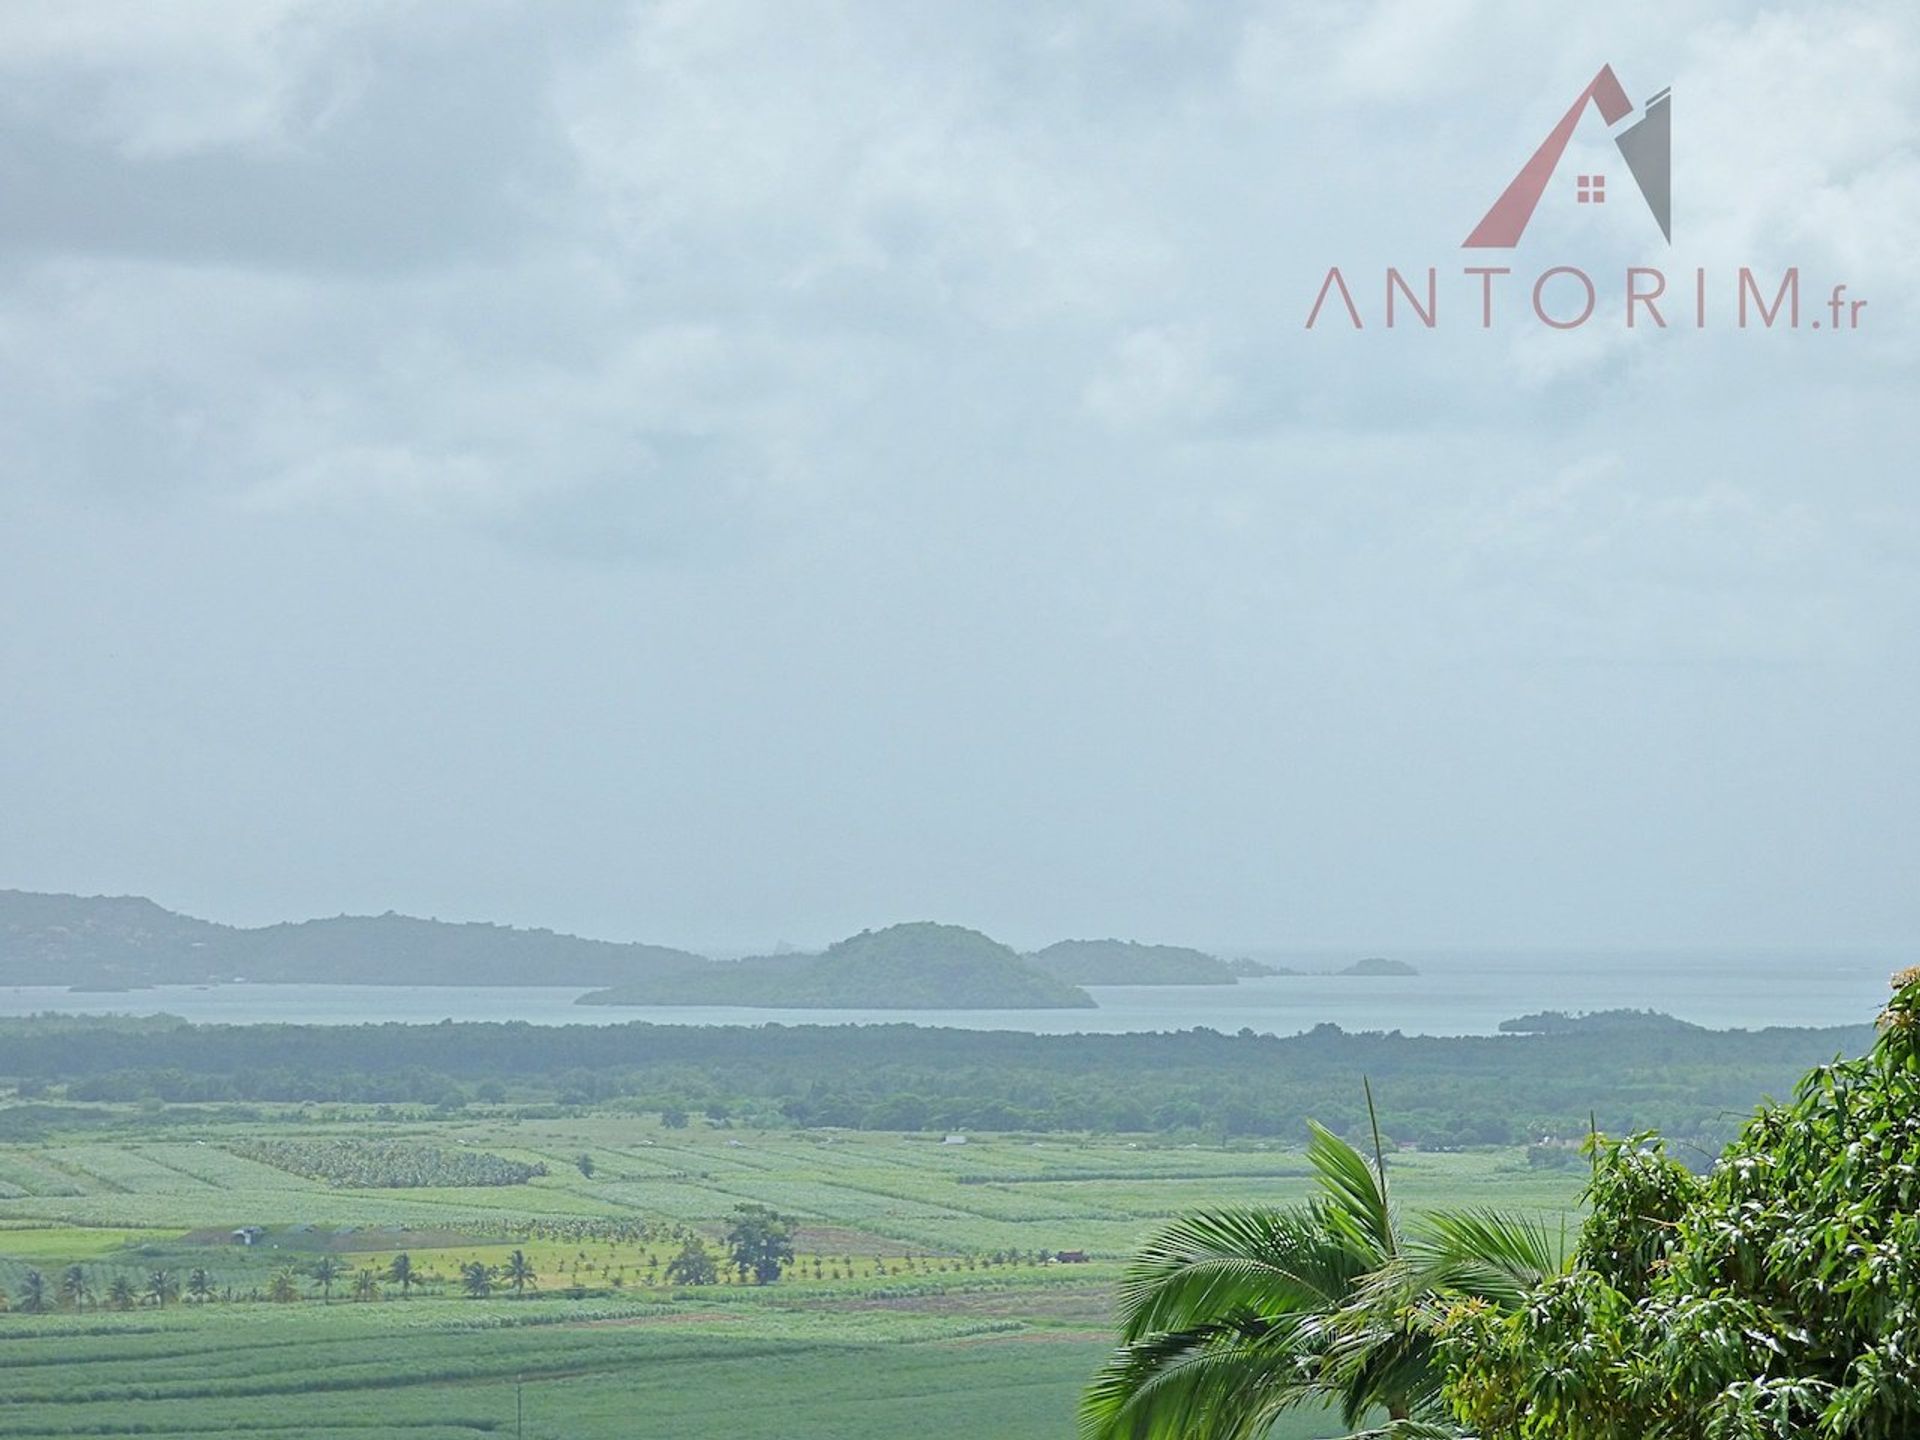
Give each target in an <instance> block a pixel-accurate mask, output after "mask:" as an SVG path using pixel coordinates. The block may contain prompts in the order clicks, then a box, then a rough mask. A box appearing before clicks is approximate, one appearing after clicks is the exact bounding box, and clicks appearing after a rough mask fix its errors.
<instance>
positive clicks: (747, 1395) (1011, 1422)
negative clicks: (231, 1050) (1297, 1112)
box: [0, 1107, 1580, 1440]
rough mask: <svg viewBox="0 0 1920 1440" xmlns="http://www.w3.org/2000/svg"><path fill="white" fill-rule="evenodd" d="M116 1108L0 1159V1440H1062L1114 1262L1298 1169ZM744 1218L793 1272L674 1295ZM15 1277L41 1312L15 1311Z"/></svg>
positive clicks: (1412, 1158)
mask: <svg viewBox="0 0 1920 1440" xmlns="http://www.w3.org/2000/svg"><path fill="white" fill-rule="evenodd" d="M137 1120H138V1117H137V1113H136V1112H134V1111H131V1110H129V1111H128V1112H127V1124H126V1126H125V1128H124V1129H114V1128H112V1127H108V1128H106V1129H102V1128H100V1127H99V1126H98V1125H94V1126H90V1127H88V1128H86V1129H85V1130H75V1131H73V1132H71V1133H66V1134H63V1133H61V1132H59V1131H57V1130H56V1131H55V1132H53V1133H51V1134H49V1135H48V1136H46V1137H44V1138H42V1139H40V1140H37V1141H35V1142H34V1143H30V1144H28V1143H20V1144H9V1145H5V1146H0V1182H3V1185H0V1287H3V1288H4V1289H5V1290H6V1291H7V1293H8V1295H9V1296H10V1297H11V1307H12V1308H11V1309H10V1310H9V1311H8V1312H7V1313H5V1314H0V1437H14V1436H55V1435H73V1434H105V1435H112V1434H129V1433H142V1434H154V1435H168V1436H176V1437H185V1436H203V1435H204V1436H214V1435H220V1436H245V1435H249V1434H255V1435H260V1436H276V1437H291V1436H309V1435H314V1436H336V1437H341V1440H344V1437H346V1436H349V1435H351V1436H353V1437H355V1440H361V1437H368V1436H375V1435H386V1434H391V1435H404V1436H408V1437H415V1440H433V1437H440V1436H455V1435H462V1436H471V1435H476V1434H482V1435H484V1434H498V1435H514V1434H516V1433H518V1427H519V1426H520V1425H521V1424H522V1423H524V1433H525V1434H526V1435H528V1436H538V1437H555V1440H559V1437H567V1440H582V1437H597V1436H607V1437H613V1436H619V1437H623V1440H625V1437H643V1440H645V1437H654V1436H658V1437H676V1440H677V1437H701V1436H714V1437H725V1440H758V1437H765V1440H775V1437H779V1440H795V1437H823V1440H826V1437H830V1440H868V1437H871V1440H896V1437H900V1436H905V1435H913V1436H915V1437H916V1440H940V1437H954V1440H962V1437H965V1440H976V1437H994V1440H998V1437H1007V1440H1026V1437H1032V1440H1042V1437H1052V1440H1063V1437H1066V1436H1069V1435H1070V1434H1071V1433H1072V1416H1073V1410H1074V1405H1075V1402H1076V1399H1077V1397H1078V1394H1079V1391H1080V1387H1081V1385H1082V1383H1083V1382H1084V1380H1085V1378H1086V1376H1087V1375H1088V1373H1089V1371H1090V1370H1091V1369H1092V1368H1093V1366H1094V1365H1095V1364H1097V1363H1098V1360H1099V1358H1100V1357H1101V1355H1102V1353H1103V1352H1104V1350H1105V1348H1106V1346H1107V1344H1108V1339H1109V1336H1108V1297H1109V1294H1110V1291H1111V1287H1112V1284H1113V1282H1114V1279H1115V1277H1116V1275H1117V1273H1118V1270H1119V1266H1120V1264H1121V1262H1122V1261H1123V1259H1124V1257H1125V1255H1126V1254H1127V1253H1128V1251H1129V1249H1130V1248H1131V1247H1132V1246H1133V1245H1134V1244H1135V1243H1136V1242H1137V1241H1138V1240H1139V1239H1140V1238H1141V1237H1142V1236H1143V1235H1144V1234H1145V1233H1146V1232H1148V1231H1150V1230H1151V1229H1152V1228H1153V1227H1154V1226H1155V1224H1156V1223H1157V1222H1158V1221H1160V1220H1161V1219H1163V1218H1164V1217H1166V1216H1169V1215H1172V1214H1174V1213H1176V1212H1178V1211H1180V1210H1182V1209H1186V1208H1189V1207H1192V1206H1196V1205H1205V1204H1216V1203H1259V1202H1267V1201H1285V1200H1289V1199H1293V1198H1297V1197H1299V1196H1301V1195H1302V1194H1304V1193H1305V1191H1306V1188H1307V1183H1308V1182H1307V1170H1306V1167H1305V1165H1304V1163H1303V1161H1302V1159H1301V1157H1300V1155H1299V1154H1298V1153H1297V1152H1292V1151H1288V1150H1285V1149H1281V1148H1277V1147H1270V1146H1264V1145H1259V1144H1251V1143H1249V1144H1245V1145H1235V1146H1228V1147H1220V1146H1197V1145H1173V1144H1164V1143H1160V1142H1155V1141H1149V1140H1139V1141H1128V1140H1125V1139H1113V1138H1090V1137H1068V1136H1057V1135H1054V1136H1046V1137H1040V1138H1034V1137H1029V1136H969V1137H968V1139H967V1143H965V1144H958V1145H956V1144H946V1143H943V1142H942V1137H940V1136H925V1135H899V1134H885V1133H874V1132H859V1133H852V1132H807V1131H770V1132H759V1131H751V1130H737V1129H729V1128H715V1127H712V1126H708V1125H705V1124H702V1123H696V1124H695V1125H693V1126H691V1127H688V1128H684V1129H672V1130H669V1129H664V1128H662V1127H661V1126H660V1125H659V1124H658V1123H657V1121H655V1120H654V1119H653V1118H652V1117H650V1116H648V1117H642V1116H638V1115H632V1114H624V1113H584V1114H579V1115H573V1116H569V1117H568V1118H565V1119H530V1118H520V1117H518V1116H516V1115H515V1114H513V1113H511V1112H508V1111H505V1110H501V1111H499V1112H497V1113H492V1114H485V1115H482V1114H477V1113H469V1114H463V1115H456V1116H443V1117H435V1116H432V1115H429V1114H426V1113H424V1112H422V1113H416V1114H414V1115H412V1116H410V1117H404V1118H396V1117H394V1116H393V1115H392V1114H390V1113H387V1112H374V1111H367V1110H354V1109H351V1108H348V1107H330V1108H324V1109H295V1108H291V1107H289V1108H288V1109H286V1110H285V1111H283V1112H281V1113H279V1114H277V1115H274V1116H273V1117H271V1118H270V1119H266V1120H263V1121H261V1122H260V1123H257V1124H247V1125H235V1124H232V1123H231V1122H226V1123H221V1124H217V1125H216V1124H212V1123H210V1124H209V1125H208V1126H207V1128H206V1130H205V1133H203V1134H194V1133H191V1131H190V1130H182V1129H179V1128H178V1127H173V1128H170V1129H169V1131H168V1133H167V1136H166V1138H164V1139H154V1138H152V1137H151V1135H150V1134H149V1133H145V1132H143V1131H142V1129H141V1128H140V1126H139V1125H138V1123H137ZM582 1156H585V1157H586V1158H587V1160H588V1166H587V1167H586V1168H590V1169H591V1171H592V1174H591V1175H588V1174H585V1173H583V1167H582V1166H581V1165H580V1164H579V1163H578V1162H579V1159H580V1157H582ZM468 1157H470V1158H468ZM270 1162H271V1163H270ZM288 1166H292V1167H293V1168H287V1167H288ZM300 1171H307V1172H310V1173H305V1174H303V1173H299V1172H300ZM1389 1173H1390V1175H1391V1177H1392V1180H1393V1183H1394V1185H1395V1186H1396V1189H1397V1193H1398V1195H1399V1197H1400V1199H1401V1200H1402V1202H1403V1203H1404V1204H1406V1205H1408V1206H1410V1207H1417V1206H1423V1205H1437V1204H1500V1205H1505V1206H1511V1207H1516V1208H1521V1209H1526V1210H1531V1211H1534V1212H1537V1213H1540V1214H1543V1215H1546V1216H1548V1217H1556V1216H1558V1215H1561V1214H1565V1213H1567V1211H1568V1209H1569V1207H1570V1206H1571V1205H1572V1204H1573V1203H1574V1201H1575V1198H1576V1195H1577V1192H1578V1188H1579V1181H1580V1174H1579V1172H1577V1171H1575V1172H1566V1171H1559V1172H1554V1171H1545V1172H1543V1171H1536V1170H1531V1169H1529V1168H1528V1166H1527V1164H1526V1161H1525V1157H1524V1155H1523V1154H1521V1153H1520V1152H1517V1151H1490V1152H1476V1153H1468V1154H1444V1155H1443V1154H1417V1153H1402V1154H1400V1155H1397V1156H1395V1157H1393V1158H1392V1159H1391V1161H1390V1172H1389ZM449 1177H453V1178H462V1177H465V1178H473V1179H476V1180H481V1181H484V1182H486V1183H477V1184H470V1185H465V1186H462V1185H456V1184H446V1183H442V1181H443V1180H444V1179H446V1178H449ZM356 1181H358V1182H361V1183H354V1182H356ZM408 1181H414V1182H418V1183H413V1184H409V1183H405V1182H408ZM503 1182H505V1183H503ZM515 1182H517V1183H515ZM745 1203H755V1204H763V1205H767V1206H770V1207H772V1208H773V1209H775V1210H777V1211H778V1212H779V1213H780V1214H781V1215H783V1216H785V1217H787V1218H788V1219H789V1220H790V1222H791V1223H792V1225H793V1227H794V1248H795V1252H796V1256H795V1260H794V1263H793V1264H792V1265H791V1266H789V1267H788V1269H787V1272H786V1274H785V1275H784V1276H783V1277H782V1278H781V1279H780V1280H779V1281H778V1282H777V1283H775V1284H772V1285H768V1286H764V1287H763V1286H756V1285H752V1284H749V1283H744V1282H742V1281H741V1280H740V1279H739V1277H738V1276H736V1275H735V1274H734V1273H733V1272H731V1271H730V1270H725V1269H723V1272H722V1278H721V1283H718V1284H714V1285H709V1286H694V1287H679V1288H675V1287H671V1286H669V1285H668V1284H667V1283H666V1276H665V1269H666V1266H667V1265H668V1263H669V1262H670V1261H671V1260H672V1259H673V1257H674V1255H675V1254H676V1253H677V1252H678V1251H679V1250H680V1248H681V1246H682V1245H684V1244H685V1243H686V1242H687V1241H688V1240H689V1239H691V1238H695V1237H698V1238H699V1239H701V1240H702V1241H704V1242H705V1243H706V1244H708V1245H709V1246H710V1247H712V1248H713V1250H714V1251H715V1253H716V1254H717V1253H718V1252H719V1250H720V1243H721V1237H722V1235H723V1234H724V1231H725V1229H726V1227H727V1224H728V1217H729V1216H730V1214H731V1213H732V1211H733V1210H734V1208H735V1207H736V1206H738V1205H741V1204H745ZM242 1229H245V1230H247V1231H249V1232H250V1233H251V1234H252V1235H253V1237H254V1243H252V1244H250V1245H248V1244H240V1243H237V1242H236V1240H235V1238H234V1232H235V1231H236V1230H242ZM1062 1251H1076V1252H1086V1254H1087V1255H1088V1257H1089V1258H1088V1260H1087V1262H1086V1263H1059V1262H1058V1261H1056V1260H1054V1259H1053V1258H1052V1257H1054V1256H1055V1255H1057V1254H1058V1253H1059V1252H1062ZM515 1252H518V1253H519V1255H520V1256H521V1259H522V1261H523V1262H524V1264H523V1267H522V1269H521V1276H520V1281H519V1285H518V1293H515V1286H514V1284H513V1282H512V1281H511V1280H510V1279H509V1278H508V1275H509V1267H510V1265H511V1263H512V1257H513V1255H514V1254H515ZM403 1253H404V1254H405V1255H406V1256H407V1264H408V1265H410V1267H411V1277H412V1278H411V1279H410V1280H409V1282H408V1284H407V1285H406V1287H405V1290H406V1294H405V1297H404V1298H403V1297H402V1287H401V1286H400V1285H399V1284H397V1283H396V1282H395V1281H394V1280H393V1278H391V1277H392V1275H393V1273H394V1266H395V1260H396V1257H397V1256H399V1255H401V1254H403ZM74 1267H78V1268H77V1272H75V1273H77V1276H78V1278H79V1280H80V1291H81V1293H80V1296H79V1298H78V1302H77V1303H75V1300H74V1298H73V1296H72V1295H71V1294H70V1293H68V1292H69V1290H70V1288H71V1287H70V1286H68V1285H65V1284H63V1282H65V1281H67V1279H68V1277H69V1274H70V1272H74ZM472 1267H478V1268H479V1270H480V1271H482V1272H484V1273H486V1274H488V1275H489V1276H491V1277H492V1278H491V1280H490V1283H489V1287H488V1288H489V1289H490V1291H491V1293H490V1294H489V1295H487V1296H486V1297H485V1298H468V1297H467V1295H466V1293H465V1282H464V1279H463V1277H464V1276H466V1275H468V1274H471V1273H472ZM29 1272H37V1273H38V1274H39V1276H40V1277H41V1292H42V1294H43V1295H44V1298H45V1309H44V1312H43V1313H23V1310H22V1306H23V1304H24V1303H26V1301H27V1297H28V1295H29V1294H30V1293H31V1291H32V1289H33V1282H32V1280H31V1279H30V1276H29ZM329 1273H331V1279H330V1280H329V1279H328V1276H329ZM156 1277H159V1278H156ZM356 1296H357V1297H358V1298H356ZM1321 1433H1327V1431H1326V1429H1325V1427H1323V1426H1319V1425H1317V1424H1315V1423H1313V1422H1311V1421H1310V1420H1308V1421H1302V1422H1301V1424H1300V1426H1299V1428H1298V1430H1297V1436H1298V1437H1307V1436H1312V1435H1315V1434H1321Z"/></svg>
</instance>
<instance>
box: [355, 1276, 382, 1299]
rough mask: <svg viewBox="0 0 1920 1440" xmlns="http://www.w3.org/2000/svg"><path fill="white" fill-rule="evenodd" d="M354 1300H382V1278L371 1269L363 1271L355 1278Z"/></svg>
mask: <svg viewBox="0 0 1920 1440" xmlns="http://www.w3.org/2000/svg"><path fill="white" fill-rule="evenodd" d="M353 1298H354V1299H356V1300H378V1299H379V1298H380V1277H379V1276H378V1275H376V1274H374V1273H373V1271H372V1270H371V1269H368V1270H362V1271H361V1272H360V1273H359V1274H357V1275H355V1276H354V1277H353Z"/></svg>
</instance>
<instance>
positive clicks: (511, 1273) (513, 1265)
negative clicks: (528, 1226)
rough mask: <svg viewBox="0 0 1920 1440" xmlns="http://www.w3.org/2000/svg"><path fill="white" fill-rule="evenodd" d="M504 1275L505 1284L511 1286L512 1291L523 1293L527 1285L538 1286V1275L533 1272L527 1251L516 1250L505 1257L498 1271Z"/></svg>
mask: <svg viewBox="0 0 1920 1440" xmlns="http://www.w3.org/2000/svg"><path fill="white" fill-rule="evenodd" d="M500 1273H501V1274H502V1275H503V1276H505V1277H506V1281H507V1284H509V1285H511V1286H512V1287H513V1293H514V1294H516V1295H524V1294H526V1293H527V1289H528V1287H532V1288H533V1289H535V1290H538V1289H539V1288H540V1277H539V1276H538V1275H537V1274H535V1273H534V1268H533V1262H532V1261H530V1260H528V1259H527V1252H526V1251H524V1250H516V1251H514V1252H513V1254H511V1255H509V1256H508V1257H507V1263H506V1266H505V1267H504V1268H503V1269H502V1270H501V1272H500Z"/></svg>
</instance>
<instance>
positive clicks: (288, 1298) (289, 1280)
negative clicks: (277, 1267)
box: [267, 1269, 300, 1305]
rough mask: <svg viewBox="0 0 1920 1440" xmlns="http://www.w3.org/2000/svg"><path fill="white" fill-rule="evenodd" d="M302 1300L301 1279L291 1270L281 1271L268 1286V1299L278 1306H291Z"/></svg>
mask: <svg viewBox="0 0 1920 1440" xmlns="http://www.w3.org/2000/svg"><path fill="white" fill-rule="evenodd" d="M299 1298H300V1279H299V1277H298V1276H296V1275H295V1274H294V1273H293V1271H292V1270H291V1269H287V1270H281V1271H279V1272H278V1273H277V1274H275V1275H274V1277H273V1280H272V1282H271V1283H269V1284H268V1286H267V1299H269V1300H271V1301H273V1302H274V1303H275V1304H277V1305H291V1304H292V1303H293V1302H294V1301H295V1300H298V1299H299Z"/></svg>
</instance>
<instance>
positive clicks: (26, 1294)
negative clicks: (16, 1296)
mask: <svg viewBox="0 0 1920 1440" xmlns="http://www.w3.org/2000/svg"><path fill="white" fill-rule="evenodd" d="M46 1308H47V1277H46V1276H44V1275H42V1274H41V1273H40V1272H39V1271H38V1270H29V1271H27V1273H26V1274H24V1275H22V1276H21V1277H20V1309H21V1310H23V1311H25V1312H26V1313H27V1314H29V1315H38V1314H39V1313H40V1312H41V1311H43V1310H45V1309H46Z"/></svg>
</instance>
